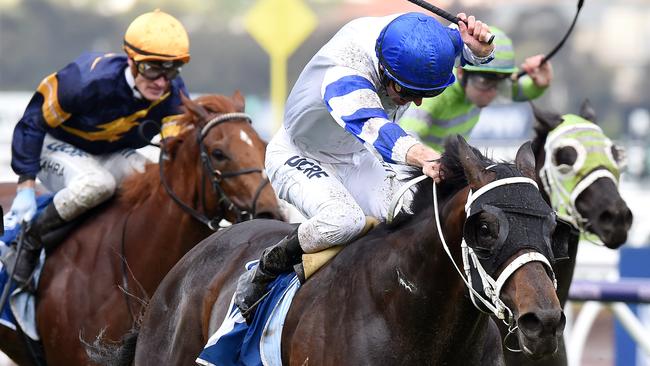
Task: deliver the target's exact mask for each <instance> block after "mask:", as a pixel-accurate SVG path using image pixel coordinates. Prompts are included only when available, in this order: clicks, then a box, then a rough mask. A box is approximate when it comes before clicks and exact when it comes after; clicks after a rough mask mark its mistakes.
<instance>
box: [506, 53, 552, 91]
mask: <svg viewBox="0 0 650 366" xmlns="http://www.w3.org/2000/svg"><path fill="white" fill-rule="evenodd" d="M543 59H544V55H535V56H531V57H528V58H527V59H526V60H525V61H524V63H522V64H521V69H522V70H524V71H526V75H524V76H522V77H520V78H518V79H517V80H516V81H515V82H513V85H512V99H513V100H514V101H517V102H525V101H529V100H533V99H536V98H539V97H540V96H541V95H542V94H544V91H546V89H547V88H548V87H549V86H550V85H551V82H552V81H553V66H552V65H551V63H550V61H549V62H546V63H544V64H543V65H541V66H540V63H541V62H542V60H543Z"/></svg>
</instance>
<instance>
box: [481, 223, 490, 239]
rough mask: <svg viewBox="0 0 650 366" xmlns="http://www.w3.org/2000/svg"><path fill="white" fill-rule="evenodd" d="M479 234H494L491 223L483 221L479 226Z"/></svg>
mask: <svg viewBox="0 0 650 366" xmlns="http://www.w3.org/2000/svg"><path fill="white" fill-rule="evenodd" d="M478 234H479V235H480V236H482V237H486V236H492V231H491V230H490V225H488V224H487V223H486V222H483V223H481V226H479V228H478Z"/></svg>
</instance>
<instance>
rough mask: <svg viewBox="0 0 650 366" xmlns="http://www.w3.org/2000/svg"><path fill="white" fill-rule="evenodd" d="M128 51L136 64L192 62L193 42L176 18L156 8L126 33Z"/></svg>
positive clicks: (144, 15) (135, 21)
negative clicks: (191, 47) (191, 45)
mask: <svg viewBox="0 0 650 366" xmlns="http://www.w3.org/2000/svg"><path fill="white" fill-rule="evenodd" d="M124 51H126V54H127V55H128V56H129V57H130V58H132V59H133V60H135V61H152V60H153V61H182V62H184V63H187V62H189V61H190V40H189V38H188V36H187V32H186V31H185V27H183V25H182V24H181V22H179V21H178V19H176V18H174V17H173V16H171V15H169V14H167V13H165V12H163V11H160V9H156V10H154V11H152V12H149V13H144V14H142V15H140V16H139V17H137V18H135V20H133V22H131V24H130V25H129V27H128V28H127V29H126V33H125V34H124Z"/></svg>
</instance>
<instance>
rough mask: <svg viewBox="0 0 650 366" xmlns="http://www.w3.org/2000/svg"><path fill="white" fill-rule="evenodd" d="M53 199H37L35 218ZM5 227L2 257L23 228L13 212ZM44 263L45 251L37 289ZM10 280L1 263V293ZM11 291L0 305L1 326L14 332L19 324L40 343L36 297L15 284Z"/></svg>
mask: <svg viewBox="0 0 650 366" xmlns="http://www.w3.org/2000/svg"><path fill="white" fill-rule="evenodd" d="M52 197H53V195H51V194H47V195H41V196H38V197H37V198H36V204H37V214H36V215H34V217H36V216H38V213H40V212H41V211H42V210H43V209H44V208H45V207H46V206H47V205H48V204H49V203H50V202H51V201H52ZM3 225H4V231H5V232H4V235H2V237H0V256H2V257H4V255H5V253H6V252H7V251H9V250H11V249H10V248H9V247H10V245H11V243H12V242H13V241H14V240H16V239H17V238H18V234H19V233H20V228H21V225H20V222H19V221H18V218H17V217H16V216H15V215H13V214H12V212H11V211H10V212H8V213H7V214H6V215H4V217H3ZM44 262H45V251H43V252H41V257H40V261H39V264H38V265H37V266H36V272H35V274H34V279H35V282H36V284H37V287H38V280H39V278H40V275H41V270H42V268H43V263H44ZM8 279H9V273H7V270H6V268H5V266H4V264H3V263H2V262H1V261H0V292H1V291H2V290H3V289H4V287H5V285H6V283H7V281H8ZM9 291H10V295H9V297H8V298H7V300H6V302H5V303H4V304H0V324H1V325H4V326H5V327H8V328H10V329H13V330H16V324H18V325H20V328H21V329H22V330H23V332H24V333H25V334H27V335H28V336H29V337H30V338H31V339H33V340H35V341H38V340H39V338H40V337H39V335H38V331H37V330H36V313H35V312H36V299H35V297H34V295H33V294H31V293H29V292H26V291H20V289H17V288H16V284H15V283H13V284H12V285H11V288H10V290H9Z"/></svg>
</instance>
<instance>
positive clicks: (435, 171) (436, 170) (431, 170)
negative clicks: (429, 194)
mask: <svg viewBox="0 0 650 366" xmlns="http://www.w3.org/2000/svg"><path fill="white" fill-rule="evenodd" d="M438 159H440V153H439V152H437V151H435V150H434V149H432V148H430V147H428V146H426V145H423V144H415V145H413V146H411V148H410V149H409V150H408V152H407V153H406V163H407V164H409V165H413V166H417V167H421V168H422V173H424V174H426V175H427V176H429V177H431V178H432V179H433V180H434V181H435V182H436V183H440V181H442V179H443V178H444V176H443V174H442V169H441V165H440V162H438Z"/></svg>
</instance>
